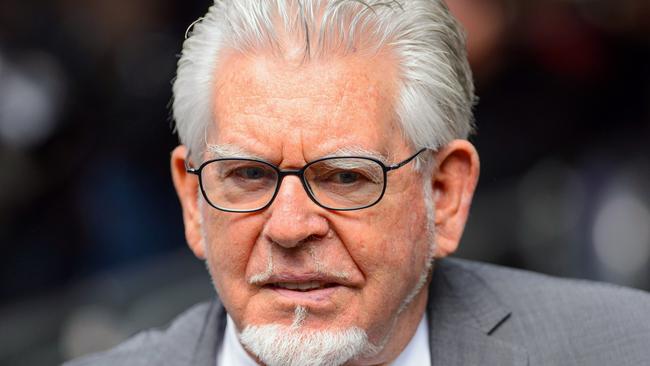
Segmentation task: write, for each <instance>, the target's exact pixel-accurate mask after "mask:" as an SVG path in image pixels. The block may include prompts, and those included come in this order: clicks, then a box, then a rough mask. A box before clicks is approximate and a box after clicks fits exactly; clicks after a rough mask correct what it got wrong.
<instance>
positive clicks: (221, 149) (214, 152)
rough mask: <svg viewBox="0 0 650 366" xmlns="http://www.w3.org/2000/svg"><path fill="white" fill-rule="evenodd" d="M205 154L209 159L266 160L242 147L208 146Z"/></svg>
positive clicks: (228, 145)
mask: <svg viewBox="0 0 650 366" xmlns="http://www.w3.org/2000/svg"><path fill="white" fill-rule="evenodd" d="M205 152H206V155H207V156H206V157H207V158H208V159H224V158H245V159H257V160H264V159H263V158H262V157H261V156H259V155H257V154H255V153H252V152H250V151H248V150H246V149H244V148H242V147H239V146H236V145H230V144H222V145H215V144H208V145H207V146H206V149H205Z"/></svg>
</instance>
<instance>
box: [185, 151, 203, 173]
mask: <svg viewBox="0 0 650 366" xmlns="http://www.w3.org/2000/svg"><path fill="white" fill-rule="evenodd" d="M190 154H191V151H190V150H187V155H186V156H185V161H184V162H183V163H184V164H185V171H186V172H188V173H190V174H199V170H198V169H196V168H192V167H191V166H190Z"/></svg>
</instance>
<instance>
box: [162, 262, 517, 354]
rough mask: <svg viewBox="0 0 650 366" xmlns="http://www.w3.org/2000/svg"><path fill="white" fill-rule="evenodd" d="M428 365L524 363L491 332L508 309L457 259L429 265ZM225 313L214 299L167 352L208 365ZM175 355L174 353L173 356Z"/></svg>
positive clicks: (218, 342)
mask: <svg viewBox="0 0 650 366" xmlns="http://www.w3.org/2000/svg"><path fill="white" fill-rule="evenodd" d="M426 311H427V316H428V319H429V341H430V344H429V346H430V351H431V364H432V366H442V365H445V366H449V365H451V366H453V365H500V366H507V365H513V366H515V365H517V366H519V365H527V364H528V355H527V353H526V351H525V350H524V349H523V348H521V347H519V346H517V345H515V344H512V343H510V342H507V341H504V340H502V339H499V338H498V337H497V336H495V334H494V333H495V332H496V330H497V329H498V328H499V327H500V326H502V325H503V324H504V323H506V322H507V321H508V320H509V318H510V316H511V312H510V310H508V308H507V307H506V306H505V305H503V304H502V303H501V302H500V300H499V299H498V297H497V296H496V295H495V294H494V293H493V292H492V291H491V290H490V289H489V287H488V286H487V284H486V283H485V282H484V281H483V280H482V279H481V278H480V277H479V276H477V275H476V274H474V273H473V272H471V271H469V270H467V269H465V268H464V267H463V265H462V262H459V261H457V260H452V259H443V260H439V261H437V262H436V263H435V265H434V272H433V276H432V281H431V285H430V287H429V298H428V303H427V308H426ZM225 326H226V312H225V310H224V308H223V305H221V303H220V302H219V300H218V299H217V300H215V301H214V302H213V303H212V304H211V305H210V307H209V309H208V311H207V312H206V315H205V319H204V321H203V324H202V326H201V327H200V331H197V332H195V335H196V338H195V341H191V340H187V341H188V342H183V343H184V344H185V345H187V344H194V347H183V348H174V347H173V345H171V346H172V347H171V349H168V350H167V351H169V352H188V351H189V352H191V353H189V354H188V355H187V359H190V360H191V363H189V364H191V365H201V366H213V365H215V362H216V355H217V352H218V350H219V348H220V347H221V344H222V343H223V342H222V341H223V337H224V332H225ZM176 356H177V355H176Z"/></svg>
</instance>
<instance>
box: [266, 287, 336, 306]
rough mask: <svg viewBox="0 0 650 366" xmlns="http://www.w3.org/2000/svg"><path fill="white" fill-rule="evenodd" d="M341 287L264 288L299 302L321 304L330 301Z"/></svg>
mask: <svg viewBox="0 0 650 366" xmlns="http://www.w3.org/2000/svg"><path fill="white" fill-rule="evenodd" d="M340 287H341V286H340V285H335V284H333V285H331V286H329V287H318V288H312V289H309V290H292V289H288V288H286V287H280V286H273V285H267V286H264V288H268V289H270V290H272V291H274V292H275V293H276V294H277V295H280V296H282V297H286V298H288V299H292V300H297V301H308V302H319V301H324V300H327V299H329V298H330V297H331V296H332V295H333V294H334V292H335V291H336V290H338V289H339V288H340Z"/></svg>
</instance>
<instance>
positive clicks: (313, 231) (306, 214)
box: [262, 176, 329, 248]
mask: <svg viewBox="0 0 650 366" xmlns="http://www.w3.org/2000/svg"><path fill="white" fill-rule="evenodd" d="M268 210H269V215H270V216H269V219H268V221H267V222H266V224H265V226H264V230H263V233H262V234H263V235H264V236H265V237H266V238H267V239H268V240H270V241H272V242H274V243H276V244H278V245H280V246H282V247H285V248H293V247H296V246H299V245H300V244H302V243H305V242H307V241H309V240H312V239H318V238H321V237H324V236H325V235H326V234H327V232H328V231H329V223H328V221H327V219H326V218H325V217H323V216H322V213H323V211H324V209H323V208H321V207H319V206H318V205H316V203H314V202H313V201H312V200H311V199H310V198H309V196H308V195H307V192H305V189H304V188H303V185H302V183H301V182H300V179H299V178H298V177H293V176H288V177H286V178H285V179H283V181H282V184H281V186H280V189H279V191H278V193H277V195H276V197H275V199H274V200H273V203H272V204H271V206H270V207H269V208H268Z"/></svg>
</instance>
